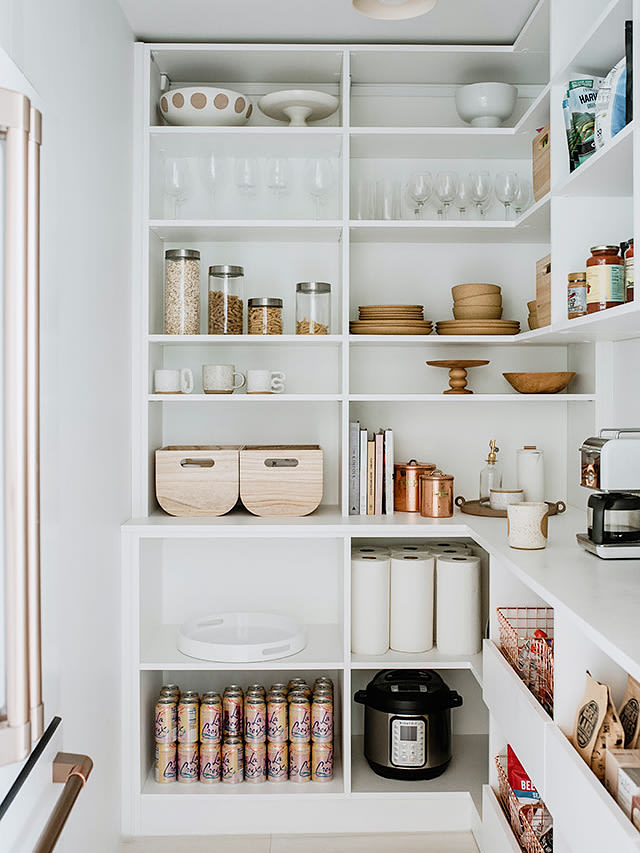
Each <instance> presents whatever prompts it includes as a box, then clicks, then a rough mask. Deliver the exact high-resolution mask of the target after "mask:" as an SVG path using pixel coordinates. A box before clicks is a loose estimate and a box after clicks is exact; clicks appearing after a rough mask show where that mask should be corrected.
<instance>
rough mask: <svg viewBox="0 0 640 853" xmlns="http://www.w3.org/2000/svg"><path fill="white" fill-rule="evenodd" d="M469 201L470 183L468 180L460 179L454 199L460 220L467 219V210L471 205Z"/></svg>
mask: <svg viewBox="0 0 640 853" xmlns="http://www.w3.org/2000/svg"><path fill="white" fill-rule="evenodd" d="M471 201H472V200H471V181H470V179H469V178H460V182H459V184H458V192H457V193H456V198H455V206H456V207H457V208H458V210H459V211H460V219H466V218H467V210H468V209H469V207H470V205H471Z"/></svg>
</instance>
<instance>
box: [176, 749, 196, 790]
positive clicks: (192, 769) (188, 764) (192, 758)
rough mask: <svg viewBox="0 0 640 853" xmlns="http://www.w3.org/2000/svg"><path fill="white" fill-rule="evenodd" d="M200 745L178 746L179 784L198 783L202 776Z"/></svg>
mask: <svg viewBox="0 0 640 853" xmlns="http://www.w3.org/2000/svg"><path fill="white" fill-rule="evenodd" d="M199 758H200V745H199V744H198V743H179V744H178V782H197V781H198V778H199V776H200V772H199V771H200V762H199Z"/></svg>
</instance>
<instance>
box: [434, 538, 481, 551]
mask: <svg viewBox="0 0 640 853" xmlns="http://www.w3.org/2000/svg"><path fill="white" fill-rule="evenodd" d="M429 548H431V550H432V551H433V550H438V551H441V550H442V549H443V548H455V549H456V550H457V551H461V552H462V553H464V554H470V553H471V546H469V545H467V543H466V542H458V541H457V540H456V539H446V540H445V539H434V540H433V542H429Z"/></svg>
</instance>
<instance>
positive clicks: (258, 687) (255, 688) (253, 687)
mask: <svg viewBox="0 0 640 853" xmlns="http://www.w3.org/2000/svg"><path fill="white" fill-rule="evenodd" d="M247 693H260V695H261V696H264V697H266V695H267V691H266V690H265V689H264V684H250V685H249V686H248V687H247Z"/></svg>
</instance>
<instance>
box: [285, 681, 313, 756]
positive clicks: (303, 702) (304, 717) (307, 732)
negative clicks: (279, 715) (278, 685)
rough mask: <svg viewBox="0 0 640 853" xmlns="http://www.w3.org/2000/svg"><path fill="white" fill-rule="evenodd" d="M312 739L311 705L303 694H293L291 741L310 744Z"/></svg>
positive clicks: (291, 703) (290, 714) (290, 706)
mask: <svg viewBox="0 0 640 853" xmlns="http://www.w3.org/2000/svg"><path fill="white" fill-rule="evenodd" d="M310 738H311V703H310V702H309V699H308V698H307V696H305V695H304V693H301V692H297V691H296V692H295V693H293V694H291V696H290V700H289V740H290V741H291V742H292V743H294V742H299V743H308V742H309V740H310Z"/></svg>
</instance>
